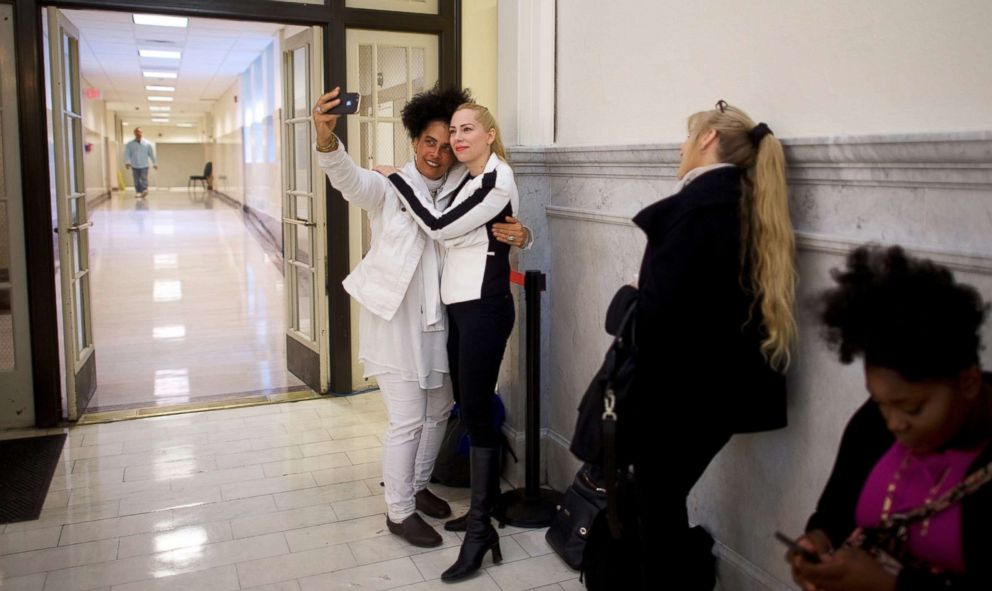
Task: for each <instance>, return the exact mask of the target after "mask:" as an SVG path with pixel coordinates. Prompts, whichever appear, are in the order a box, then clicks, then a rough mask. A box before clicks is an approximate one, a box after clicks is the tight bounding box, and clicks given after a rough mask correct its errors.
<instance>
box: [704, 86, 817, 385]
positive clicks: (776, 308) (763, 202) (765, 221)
mask: <svg viewBox="0 0 992 591" xmlns="http://www.w3.org/2000/svg"><path fill="white" fill-rule="evenodd" d="M689 128H690V130H691V131H692V134H693V135H694V136H695V135H698V134H700V133H702V132H705V131H708V130H710V129H713V130H716V132H717V134H718V136H719V138H720V155H719V156H720V161H721V162H729V163H731V164H735V165H737V166H739V167H741V168H743V169H744V170H745V175H744V191H743V194H744V200H743V202H742V203H741V243H742V249H741V257H742V259H743V260H742V262H743V263H744V265H742V268H745V269H749V270H750V279H751V287H752V289H753V290H754V300H753V304H752V305H760V308H761V317H762V328H763V329H764V339H763V340H762V342H761V353H762V355H763V356H764V357H765V359H766V360H767V361H768V363H769V364H770V365H771V366H772V367H773V368H775V369H776V370H778V371H780V372H785V370H786V369H788V367H789V363H790V361H791V349H792V348H793V346H794V345H795V343H796V340H797V339H798V334H799V328H798V326H797V324H796V319H795V312H794V310H795V300H796V281H797V275H796V264H795V251H796V238H795V234H794V233H793V230H792V221H791V219H790V217H789V201H788V187H787V186H786V182H785V154H784V153H783V151H782V144H781V142H779V141H778V138H776V137H775V136H774V135H772V133H771V132H770V130H769V129H768V128H767V126H765V125H764V124H759V125H755V123H754V121H753V120H751V118H750V117H748V115H747V114H746V113H745V112H744V111H742V110H740V109H738V108H736V107H733V106H731V105H728V104H726V103H724V102H723V101H720V102H719V103H717V108H716V109H714V110H712V111H704V112H702V113H696V114H695V115H693V116H692V117H690V118H689Z"/></svg>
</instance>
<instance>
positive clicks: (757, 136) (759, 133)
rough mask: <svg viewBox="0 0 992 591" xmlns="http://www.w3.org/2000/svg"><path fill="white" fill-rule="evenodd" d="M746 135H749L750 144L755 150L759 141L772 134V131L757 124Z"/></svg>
mask: <svg viewBox="0 0 992 591" xmlns="http://www.w3.org/2000/svg"><path fill="white" fill-rule="evenodd" d="M748 133H749V134H750V135H751V143H753V144H754V147H755V148H757V147H758V146H760V145H761V140H763V139H765V136H766V135H768V134H770V133H772V130H771V128H769V127H768V126H767V125H766V124H764V123H759V124H757V125H755V126H754V127H752V128H751V131H750V132H748Z"/></svg>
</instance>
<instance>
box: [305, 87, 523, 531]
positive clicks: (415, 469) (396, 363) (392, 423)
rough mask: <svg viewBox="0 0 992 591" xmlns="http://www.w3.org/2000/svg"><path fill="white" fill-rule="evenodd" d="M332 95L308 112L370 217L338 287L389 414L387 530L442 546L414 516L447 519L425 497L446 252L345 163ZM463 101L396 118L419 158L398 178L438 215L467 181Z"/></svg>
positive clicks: (443, 94) (444, 509)
mask: <svg viewBox="0 0 992 591" xmlns="http://www.w3.org/2000/svg"><path fill="white" fill-rule="evenodd" d="M338 94H339V89H334V90H332V91H331V92H329V93H327V94H325V95H324V96H322V97H321V98H320V99H319V100H318V102H317V104H316V105H315V106H314V109H313V120H314V128H315V130H316V146H315V148H316V150H317V152H318V162H319V164H320V166H321V168H322V169H323V170H324V172H325V173H326V174H327V177H328V179H330V181H331V184H332V185H333V186H334V188H336V189H337V190H338V191H340V192H341V194H342V195H343V196H344V198H345V199H347V200H348V201H349V202H351V203H352V204H354V205H356V206H358V207H361V208H362V209H364V210H365V211H367V212H368V214H369V223H370V226H371V230H372V243H371V247H370V249H369V252H368V254H367V255H366V256H365V258H364V259H363V260H362V262H361V263H360V264H359V265H358V266H357V267H356V268H355V269H354V270H353V271H352V273H351V274H350V275H348V277H347V278H346V279H345V281H344V288H345V290H346V291H347V292H348V293H349V294H350V295H351V296H352V297H353V298H355V300H356V301H357V302H358V303H359V304H361V312H360V316H359V360H360V361H361V362H362V364H363V367H364V375H365V376H366V377H373V376H374V377H375V378H376V380H377V381H378V384H379V389H380V390H381V392H382V397H383V401H384V402H385V405H386V409H387V412H388V415H389V426H388V428H387V432H386V437H385V442H384V443H385V444H384V448H383V483H384V485H385V501H386V508H387V512H386V525H387V527H388V528H389V530H390V531H391V532H392V533H394V534H397V535H399V536H401V537H403V538H404V539H405V540H407V541H408V542H409V543H411V544H413V545H415V546H421V547H433V546H438V545H440V544H441V542H442V539H441V536H440V534H438V533H437V532H436V531H435V530H434V528H432V527H431V526H430V525H429V524H428V523H427V522H425V521H424V520H423V519H422V518H421V517H420V515H418V514H417V512H416V511H417V510H420V511H421V512H423V513H424V514H426V515H429V516H431V517H436V518H445V517H448V516H449V515H451V508H450V507H449V506H448V503H447V502H445V501H444V500H443V499H441V498H439V497H437V496H436V495H434V494H433V493H432V492H431V491H430V490H428V489H427V483H428V481H429V479H430V475H431V472H432V470H433V467H434V460H435V459H436V457H437V453H438V449H439V446H440V444H441V439H442V437H443V435H444V428H445V424H446V422H447V419H448V415H449V413H450V411H451V406H452V391H451V382H450V379H449V378H448V373H449V366H448V354H447V350H446V343H447V337H448V331H447V324H448V323H447V318H446V313H445V309H444V306H443V305H442V303H441V297H440V286H439V278H440V271H441V268H442V264H443V260H444V248H443V247H442V246H440V245H438V244H437V243H436V242H434V241H433V240H430V239H429V238H427V237H426V236H425V234H424V233H423V232H421V231H420V229H419V228H418V227H417V225H416V224H415V223H414V221H413V220H412V219H411V218H410V217H409V216H408V215H407V214H406V213H405V212H404V211H403V209H404V208H403V206H402V204H401V203H400V201H399V200H398V199H397V198H396V197H395V196H393V194H394V193H395V190H396V189H395V188H394V187H393V185H392V184H391V183H390V182H389V181H388V180H386V179H385V178H384V177H383V176H382V175H380V174H377V173H375V172H372V171H369V170H365V169H362V168H360V167H358V166H357V165H356V164H355V163H354V162H353V161H352V160H351V158H350V157H349V156H348V154H347V152H346V151H345V149H344V146H342V145H341V143H340V142H339V141H338V138H337V136H335V135H334V133H333V132H334V128H335V126H336V124H337V119H338V116H337V115H333V114H329V113H327V111H328V110H330V109H332V108H333V107H335V106H336V105H337V104H338V103H339V102H340V101H339V100H338V98H337V97H338ZM467 99H468V94H467V93H466V92H464V91H458V90H439V89H434V90H431V91H427V92H424V93H421V94H419V95H417V96H415V97H414V98H413V99H412V100H411V101H410V102H409V103H407V105H406V107H404V109H403V113H402V115H403V124H404V126H405V127H406V128H407V131H408V132H409V133H410V137H411V139H412V141H413V150H414V155H415V156H414V161H412V162H409V163H408V164H407V165H406V166H404V167H403V168H402V172H403V174H404V176H405V177H406V178H407V179H408V181H409V186H410V187H412V189H411V190H413V191H414V192H415V193H416V194H417V195H419V197H420V198H422V199H424V200H425V201H428V202H430V203H432V205H433V206H434V207H437V208H439V209H441V210H443V209H445V207H446V206H447V205H448V204H449V203H450V201H451V198H452V196H453V195H454V193H455V191H456V189H457V188H458V187H459V186H460V185H461V183H462V181H463V180H464V179H465V178H466V176H467V170H466V169H465V167H463V166H460V165H458V164H457V162H456V161H455V158H454V156H453V153H452V151H451V146H450V143H449V140H448V135H449V133H448V122H449V120H450V119H451V115H452V113H453V112H454V110H455V109H456V108H457V107H458V105H459V104H461V103H463V102H464V101H465V100H467ZM509 222H510V223H505V224H501V225H500V228H499V229H498V232H499V234H500V239H501V240H502V241H504V242H506V243H516V244H521V243H524V242H526V241H527V239H528V238H529V233H528V232H527V230H526V229H524V228H522V226H520V224H519V223H517V222H516V221H515V220H509Z"/></svg>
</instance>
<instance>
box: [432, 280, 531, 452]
mask: <svg viewBox="0 0 992 591" xmlns="http://www.w3.org/2000/svg"><path fill="white" fill-rule="evenodd" d="M515 316H516V313H515V311H514V309H513V299H512V297H511V296H510V295H509V294H506V295H500V296H493V297H488V298H482V299H479V300H472V301H468V302H460V303H457V304H449V305H448V320H449V322H448V365H449V367H450V368H451V384H452V388H453V390H454V396H455V400H456V401H457V402H458V404H459V406H460V407H461V418H462V421H464V422H465V426H466V427H467V428H468V434H469V438H470V439H471V441H472V445H474V446H476V447H497V446H498V445H499V444H500V443H501V441H502V434H501V433H500V432H499V430H498V429H497V428H496V426H495V425H494V424H493V393H494V392H495V391H496V381H497V379H498V378H499V366H500V364H501V363H502V361H503V352H504V351H505V350H506V341H507V339H509V338H510V332H511V331H512V330H513V322H514V319H515Z"/></svg>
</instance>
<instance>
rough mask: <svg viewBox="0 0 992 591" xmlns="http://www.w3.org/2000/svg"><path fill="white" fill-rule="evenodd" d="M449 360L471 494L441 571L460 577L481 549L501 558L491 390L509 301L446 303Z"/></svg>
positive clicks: (508, 323)
mask: <svg viewBox="0 0 992 591" xmlns="http://www.w3.org/2000/svg"><path fill="white" fill-rule="evenodd" d="M448 319H449V333H448V364H449V366H450V368H451V378H452V385H453V389H454V394H455V399H456V400H457V401H458V403H459V405H460V406H461V416H462V419H463V420H464V421H465V424H466V426H467V427H468V433H469V438H470V440H471V444H472V447H471V449H470V452H469V453H470V456H469V459H470V462H471V467H470V475H471V486H472V496H471V503H470V505H469V510H468V514H467V515H466V517H465V539H464V540H463V541H462V547H461V550H460V552H459V553H458V560H457V561H456V562H455V563H454V564H453V565H451V567H449V568H448V570H446V571H444V573H443V574H442V575H441V580H443V581H449V582H451V581H457V580H460V579H463V578H465V577H467V576H469V575H471V574H472V573H474V572H475V571H477V570H479V567H480V566H482V559H483V558H484V557H485V555H486V552H489V551H490V550H492V553H493V561H494V562H500V561H501V560H502V559H503V556H502V554H501V552H500V548H499V534H498V533H496V529H495V528H494V527H493V526H492V523H491V522H490V517H491V516H492V513H493V510H494V509H495V508H496V502H497V501H498V499H499V476H500V457H501V455H502V447H501V443H502V434H501V433H500V432H499V431H498V429H497V428H496V426H495V425H494V424H493V399H492V397H493V393H494V392H495V390H496V380H497V378H498V377H499V366H500V363H501V362H502V361H503V352H504V350H505V349H506V341H507V339H508V338H509V337H510V332H511V331H512V330H513V320H514V310H513V300H512V299H511V297H510V296H509V295H505V296H495V297H490V298H485V299H481V300H473V301H470V302H461V303H457V304H450V305H449V306H448Z"/></svg>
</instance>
